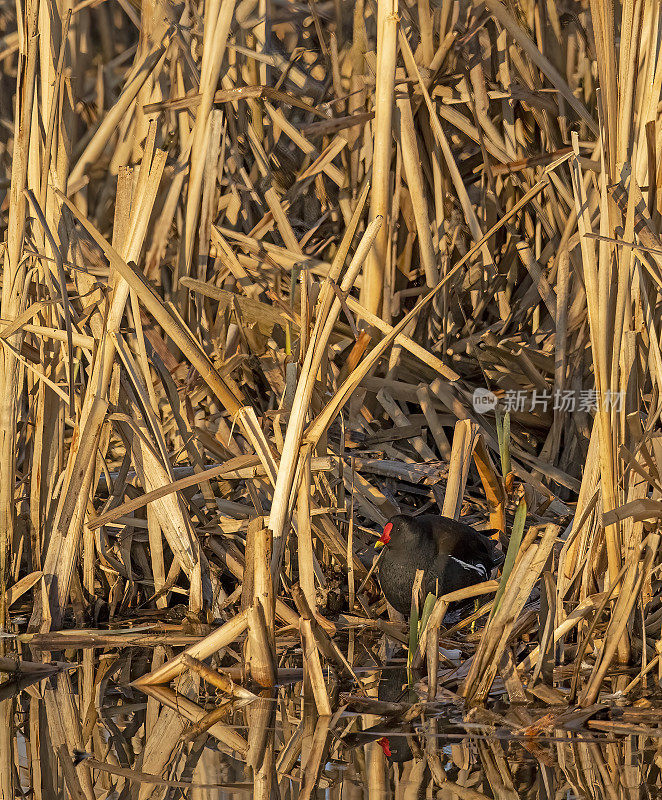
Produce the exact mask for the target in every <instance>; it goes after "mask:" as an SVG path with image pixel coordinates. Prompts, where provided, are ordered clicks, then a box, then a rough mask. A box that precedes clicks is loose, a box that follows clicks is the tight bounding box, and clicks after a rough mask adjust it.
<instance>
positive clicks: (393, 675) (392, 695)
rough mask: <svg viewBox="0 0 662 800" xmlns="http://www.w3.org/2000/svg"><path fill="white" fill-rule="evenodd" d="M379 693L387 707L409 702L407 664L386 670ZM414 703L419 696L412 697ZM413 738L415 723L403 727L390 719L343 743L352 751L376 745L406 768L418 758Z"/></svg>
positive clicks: (349, 737)
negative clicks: (413, 748)
mask: <svg viewBox="0 0 662 800" xmlns="http://www.w3.org/2000/svg"><path fill="white" fill-rule="evenodd" d="M377 692H378V694H377V697H378V699H379V700H383V701H386V702H387V703H399V702H400V701H402V700H405V699H406V698H407V697H408V696H409V689H408V686H407V667H406V666H405V665H403V664H386V665H385V666H384V669H383V670H382V674H381V680H380V681H379V688H378V690H377ZM410 700H411V702H415V700H416V696H415V695H412V696H411V697H410ZM413 735H414V729H413V726H412V725H411V723H407V724H406V725H401V724H398V723H397V721H396V720H395V719H393V718H388V717H387V718H384V719H383V720H382V721H381V722H378V723H377V724H376V725H372V726H371V727H369V728H366V729H365V730H363V731H355V732H354V733H350V734H347V735H346V736H344V737H343V739H342V740H341V741H342V742H343V744H344V745H345V746H347V747H349V748H354V747H360V746H362V745H365V744H370V743H371V742H376V743H377V744H378V745H379V746H380V747H381V748H382V750H383V751H384V755H385V756H386V758H388V759H389V761H392V762H394V763H396V764H403V763H404V762H405V761H411V759H412V758H413V757H414V755H413V753H412V749H411V746H410V743H409V737H410V736H413Z"/></svg>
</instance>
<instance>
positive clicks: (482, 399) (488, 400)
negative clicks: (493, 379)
mask: <svg viewBox="0 0 662 800" xmlns="http://www.w3.org/2000/svg"><path fill="white" fill-rule="evenodd" d="M497 402H498V398H497V396H496V395H495V394H494V392H491V391H490V390H489V389H483V388H482V387H480V386H479V387H478V388H477V389H474V396H473V404H474V411H475V412H476V413H477V414H487V412H488V411H493V410H494V409H495V408H496V407H497Z"/></svg>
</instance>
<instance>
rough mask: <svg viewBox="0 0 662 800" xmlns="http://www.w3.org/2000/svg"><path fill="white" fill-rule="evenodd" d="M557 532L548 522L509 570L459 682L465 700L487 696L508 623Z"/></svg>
mask: <svg viewBox="0 0 662 800" xmlns="http://www.w3.org/2000/svg"><path fill="white" fill-rule="evenodd" d="M558 532H559V527H558V526H557V525H548V526H547V527H546V528H545V530H544V532H543V535H542V538H541V540H540V543H539V544H532V545H531V546H530V547H529V548H528V549H527V550H526V551H525V552H524V554H523V555H522V557H521V558H520V560H519V562H518V563H517V564H516V566H515V568H514V569H513V571H512V572H511V574H510V576H509V578H508V582H507V584H506V588H505V591H504V594H503V596H502V598H501V603H500V605H499V607H498V609H497V610H496V612H495V613H494V614H493V615H492V617H491V619H490V622H489V624H488V625H487V626H486V628H485V630H484V632H483V636H482V638H481V641H480V645H479V647H478V650H477V651H476V654H475V656H474V658H473V659H472V662H471V668H470V670H469V674H468V675H467V677H466V680H465V682H464V685H463V694H464V696H465V697H466V698H467V701H468V702H471V703H481V702H483V701H484V700H485V698H486V697H487V694H488V692H489V690H490V687H491V685H492V681H493V680H494V676H495V675H496V672H497V668H498V665H499V662H500V660H501V656H502V654H503V651H504V648H505V646H506V642H507V640H508V637H509V635H510V632H511V630H512V627H513V625H514V623H515V622H516V620H517V617H518V616H519V614H520V612H521V610H522V608H523V607H524V603H525V602H526V600H527V599H528V597H529V594H530V593H531V589H532V587H533V585H534V583H535V582H536V581H537V579H538V577H539V576H540V573H541V572H542V570H543V568H544V566H545V563H546V562H547V559H548V557H549V554H550V552H551V549H552V546H553V544H554V542H555V540H556V537H557V536H558ZM523 546H524V545H523Z"/></svg>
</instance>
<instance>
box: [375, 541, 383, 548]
mask: <svg viewBox="0 0 662 800" xmlns="http://www.w3.org/2000/svg"><path fill="white" fill-rule="evenodd" d="M382 547H384V542H380V541H379V540H377V541H376V542H375V550H381V549H382Z"/></svg>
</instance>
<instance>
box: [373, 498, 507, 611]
mask: <svg viewBox="0 0 662 800" xmlns="http://www.w3.org/2000/svg"><path fill="white" fill-rule="evenodd" d="M384 546H385V547H386V550H385V551H384V553H383V554H382V557H381V559H380V562H379V583H380V585H381V587H382V591H383V592H384V595H385V596H386V599H387V600H388V601H389V603H390V604H391V605H392V606H393V607H394V608H395V609H396V610H397V611H399V612H400V613H401V614H405V615H406V616H408V615H409V611H410V608H411V593H412V589H413V588H414V579H415V577H416V570H417V569H422V570H425V574H424V577H423V592H424V595H423V596H424V597H426V596H427V594H428V593H432V594H436V595H437V596H440V595H442V594H447V593H448V592H454V591H456V590H458V589H464V588H465V587H466V586H472V585H473V584H475V583H481V582H482V581H486V580H487V579H488V578H489V577H490V572H491V571H492V569H493V568H494V567H497V566H499V565H500V564H501V563H502V562H503V555H502V554H501V553H500V552H499V551H498V550H497V549H496V547H495V543H494V542H493V541H492V540H491V539H489V538H488V537H487V536H484V535H483V534H482V533H479V532H478V531H476V530H474V529H473V528H472V527H471V526H470V525H465V524H464V523H463V522H457V521H456V520H454V519H450V518H448V517H441V516H434V515H432V514H422V515H421V516H419V517H410V516H405V515H404V514H398V515H397V516H395V517H391V519H390V520H389V521H388V523H387V524H386V525H385V526H384V531H383V533H382V535H381V537H380V539H379V541H378V542H377V543H376V544H375V547H376V548H380V547H384Z"/></svg>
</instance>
